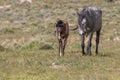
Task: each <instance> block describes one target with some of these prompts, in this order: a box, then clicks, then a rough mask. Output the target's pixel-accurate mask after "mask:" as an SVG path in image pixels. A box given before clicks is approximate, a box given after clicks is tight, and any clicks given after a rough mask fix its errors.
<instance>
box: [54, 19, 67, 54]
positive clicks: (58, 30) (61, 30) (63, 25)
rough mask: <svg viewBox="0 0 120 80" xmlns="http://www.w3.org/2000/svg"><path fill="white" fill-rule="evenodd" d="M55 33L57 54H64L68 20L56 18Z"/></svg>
mask: <svg viewBox="0 0 120 80" xmlns="http://www.w3.org/2000/svg"><path fill="white" fill-rule="evenodd" d="M55 34H56V38H57V41H58V53H59V56H62V55H64V50H65V46H66V44H67V39H68V36H69V25H68V22H65V21H63V20H58V21H57V22H56V23H55Z"/></svg>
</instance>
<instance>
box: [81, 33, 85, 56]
mask: <svg viewBox="0 0 120 80" xmlns="http://www.w3.org/2000/svg"><path fill="white" fill-rule="evenodd" d="M81 37H82V41H81V47H82V55H85V51H84V48H85V43H84V41H85V36H84V35H81Z"/></svg>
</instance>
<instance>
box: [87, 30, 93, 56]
mask: <svg viewBox="0 0 120 80" xmlns="http://www.w3.org/2000/svg"><path fill="white" fill-rule="evenodd" d="M92 37H93V33H92V32H91V33H90V34H89V41H88V45H87V54H88V55H91V46H92V42H91V41H92Z"/></svg>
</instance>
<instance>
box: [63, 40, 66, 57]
mask: <svg viewBox="0 0 120 80" xmlns="http://www.w3.org/2000/svg"><path fill="white" fill-rule="evenodd" d="M66 44H67V38H65V39H64V40H63V55H64V51H65V46H66Z"/></svg>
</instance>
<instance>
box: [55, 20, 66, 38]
mask: <svg viewBox="0 0 120 80" xmlns="http://www.w3.org/2000/svg"><path fill="white" fill-rule="evenodd" d="M55 26H56V33H57V37H58V38H59V39H61V34H62V33H63V31H64V27H65V24H64V22H63V21H62V20H58V21H57V23H56V24H55Z"/></svg>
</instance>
